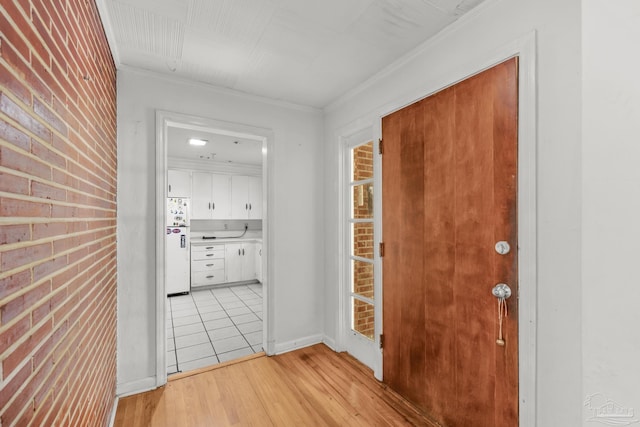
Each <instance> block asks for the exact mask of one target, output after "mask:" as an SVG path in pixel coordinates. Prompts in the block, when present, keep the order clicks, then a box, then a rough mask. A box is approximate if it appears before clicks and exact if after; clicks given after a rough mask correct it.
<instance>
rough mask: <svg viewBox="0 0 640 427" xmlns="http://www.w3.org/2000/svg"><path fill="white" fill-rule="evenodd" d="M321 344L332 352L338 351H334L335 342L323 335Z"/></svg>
mask: <svg viewBox="0 0 640 427" xmlns="http://www.w3.org/2000/svg"><path fill="white" fill-rule="evenodd" d="M322 342H323V343H324V345H326V346H327V347H329V348H330V349H331V350H333V351H335V352H337V351H338V350H336V340H334V339H333V338H329V337H328V336H326V335H324V336H323V337H322Z"/></svg>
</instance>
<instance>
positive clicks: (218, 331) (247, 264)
mask: <svg viewBox="0 0 640 427" xmlns="http://www.w3.org/2000/svg"><path fill="white" fill-rule="evenodd" d="M156 126H157V128H156V139H157V141H156V148H157V170H156V179H157V195H158V200H157V203H156V212H157V215H156V218H157V221H156V222H157V228H158V230H159V232H158V234H157V245H156V249H157V250H156V253H157V257H156V262H157V288H156V290H157V322H158V324H157V358H156V360H157V366H156V375H157V385H162V384H164V383H166V381H167V377H168V376H169V375H171V374H175V373H178V372H185V371H189V370H193V369H198V368H203V367H207V366H211V365H215V364H218V363H222V362H226V361H229V360H233V359H236V358H239V357H243V356H248V355H251V354H253V353H256V352H261V351H265V352H266V353H267V354H271V353H272V349H270V348H269V347H268V345H267V342H269V340H268V339H267V337H268V336H271V334H270V330H269V321H268V319H269V306H270V305H269V301H270V298H269V295H270V292H269V290H270V282H269V269H268V262H267V259H268V253H269V244H270V240H269V219H268V218H269V217H268V213H269V209H268V208H269V203H268V201H269V191H268V189H269V183H270V182H271V181H270V180H269V170H270V169H269V168H268V164H269V156H268V153H269V151H270V147H271V144H272V141H273V137H272V132H271V131H270V130H268V129H263V128H257V127H252V126H247V125H241V124H237V123H229V122H222V121H218V120H213V119H207V118H201V117H195V116H189V115H183V114H179V113H172V112H166V111H158V112H157V113H156Z"/></svg>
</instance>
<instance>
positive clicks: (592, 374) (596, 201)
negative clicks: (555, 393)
mask: <svg viewBox="0 0 640 427" xmlns="http://www.w3.org/2000/svg"><path fill="white" fill-rule="evenodd" d="M582 16H583V27H582V35H583V44H582V52H583V58H582V66H583V109H582V114H583V116H582V141H583V147H582V168H583V169H582V175H583V182H582V198H583V200H582V209H583V213H582V246H583V249H582V256H583V262H582V286H583V288H582V318H583V324H582V340H583V355H582V358H583V375H584V378H583V396H584V397H585V399H586V398H587V397H588V396H591V395H594V394H601V396H596V398H594V400H596V399H597V400H600V401H602V400H603V398H605V399H606V398H608V399H611V400H613V401H615V402H617V403H619V404H620V405H622V406H624V407H625V408H634V409H635V414H636V416H635V417H634V418H635V419H640V332H638V328H639V327H640V279H639V277H638V261H639V260H640V166H639V163H640V143H639V141H640V138H639V136H640V80H639V79H640V57H639V56H638V41H640V2H638V1H637V0H619V1H615V2H610V1H606V0H583V1H582ZM591 415H592V413H591V412H590V411H589V408H585V419H586V418H587V417H588V416H591ZM590 425H593V423H590Z"/></svg>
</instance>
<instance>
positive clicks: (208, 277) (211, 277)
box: [207, 276, 216, 279]
mask: <svg viewBox="0 0 640 427" xmlns="http://www.w3.org/2000/svg"><path fill="white" fill-rule="evenodd" d="M214 277H216V276H207V279H213V278H214Z"/></svg>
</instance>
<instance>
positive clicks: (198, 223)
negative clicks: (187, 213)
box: [190, 219, 262, 233]
mask: <svg viewBox="0 0 640 427" xmlns="http://www.w3.org/2000/svg"><path fill="white" fill-rule="evenodd" d="M245 224H248V225H249V228H248V230H249V231H262V220H261V219H227V220H224V219H192V220H191V222H190V225H191V232H192V233H193V232H207V231H244V225H245Z"/></svg>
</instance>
